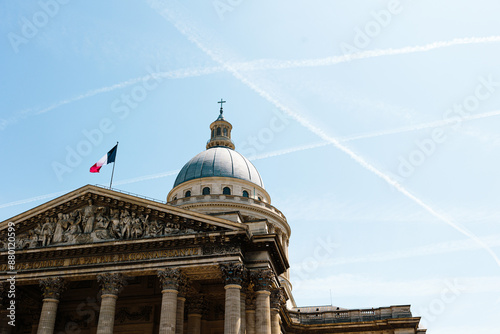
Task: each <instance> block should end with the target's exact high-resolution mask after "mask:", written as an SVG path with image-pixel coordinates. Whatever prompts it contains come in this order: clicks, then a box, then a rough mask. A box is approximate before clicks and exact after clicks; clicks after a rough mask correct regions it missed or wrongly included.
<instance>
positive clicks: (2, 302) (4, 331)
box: [0, 282, 14, 334]
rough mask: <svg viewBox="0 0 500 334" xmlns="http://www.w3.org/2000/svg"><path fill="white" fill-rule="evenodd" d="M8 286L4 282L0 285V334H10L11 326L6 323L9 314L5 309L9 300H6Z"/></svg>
mask: <svg viewBox="0 0 500 334" xmlns="http://www.w3.org/2000/svg"><path fill="white" fill-rule="evenodd" d="M9 288H10V287H9V285H8V283H6V282H2V283H0V319H2V320H1V321H0V334H10V333H11V331H12V328H14V327H13V326H11V325H9V324H8V322H9V321H10V318H7V316H8V315H9V314H10V312H9V310H7V307H9V305H10V299H9V298H7V297H8V296H7V291H8V290H9Z"/></svg>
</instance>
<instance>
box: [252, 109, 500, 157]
mask: <svg viewBox="0 0 500 334" xmlns="http://www.w3.org/2000/svg"><path fill="white" fill-rule="evenodd" d="M493 116H500V110H497V111H490V112H485V113H481V114H477V115H469V116H466V117H461V118H458V119H457V118H449V119H444V120H439V121H434V122H427V123H420V124H415V125H409V126H403V127H400V128H396V129H390V130H383V131H377V132H368V133H362V134H357V135H352V136H349V137H344V138H341V139H339V142H341V143H345V142H350V141H356V140H361V139H369V138H375V137H381V136H388V135H393V134H398V133H405V132H412V131H418V130H424V129H430V128H436V127H440V126H447V125H450V124H453V123H457V122H462V121H470V120H474V119H481V118H486V117H493ZM328 145H333V143H332V142H330V141H327V140H325V141H322V142H319V143H313V144H309V145H301V146H295V147H290V148H286V149H283V150H276V151H271V152H266V153H262V154H260V155H255V156H251V157H249V158H248V159H249V160H252V161H255V160H261V159H267V158H272V157H277V156H280V155H285V154H290V153H295V152H299V151H305V150H311V149H314V148H318V147H324V146H328Z"/></svg>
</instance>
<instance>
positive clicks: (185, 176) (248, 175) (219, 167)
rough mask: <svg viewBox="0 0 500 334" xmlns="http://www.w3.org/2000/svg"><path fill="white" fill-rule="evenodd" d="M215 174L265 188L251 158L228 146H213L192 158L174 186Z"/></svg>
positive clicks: (183, 168)
mask: <svg viewBox="0 0 500 334" xmlns="http://www.w3.org/2000/svg"><path fill="white" fill-rule="evenodd" d="M214 176H218V177H232V178H236V179H241V180H246V181H250V182H252V183H255V184H256V185H258V186H259V187H262V188H264V182H262V178H261V177H260V174H259V172H258V171H257V168H255V166H254V165H253V164H252V163H251V162H250V160H248V159H247V158H245V157H244V156H243V155H241V154H240V153H238V152H236V151H234V150H232V149H230V148H228V147H212V148H209V149H208V150H206V151H203V152H201V153H199V154H198V155H196V156H195V157H194V158H192V159H191V160H190V161H189V162H188V163H187V164H185V165H184V167H182V169H181V171H180V172H179V174H178V175H177V178H176V179H175V183H174V188H175V187H177V186H178V185H179V184H181V183H184V182H187V181H190V180H194V179H200V178H205V177H214Z"/></svg>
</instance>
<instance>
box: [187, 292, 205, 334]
mask: <svg viewBox="0 0 500 334" xmlns="http://www.w3.org/2000/svg"><path fill="white" fill-rule="evenodd" d="M202 313H203V297H192V298H189V303H188V325H187V334H201V315H202Z"/></svg>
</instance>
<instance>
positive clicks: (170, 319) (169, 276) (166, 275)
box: [158, 268, 180, 334]
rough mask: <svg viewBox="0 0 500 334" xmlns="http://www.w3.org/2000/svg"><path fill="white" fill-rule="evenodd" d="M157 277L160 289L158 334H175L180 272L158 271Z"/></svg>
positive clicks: (170, 270)
mask: <svg viewBox="0 0 500 334" xmlns="http://www.w3.org/2000/svg"><path fill="white" fill-rule="evenodd" d="M158 277H159V278H160V283H161V287H162V291H161V293H162V298H161V314H160V334H175V327H176V326H175V325H176V323H177V295H178V293H179V277H180V270H179V269H173V268H166V269H164V270H160V271H158Z"/></svg>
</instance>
